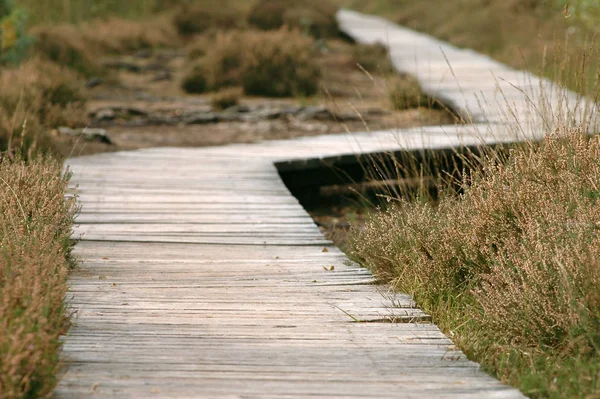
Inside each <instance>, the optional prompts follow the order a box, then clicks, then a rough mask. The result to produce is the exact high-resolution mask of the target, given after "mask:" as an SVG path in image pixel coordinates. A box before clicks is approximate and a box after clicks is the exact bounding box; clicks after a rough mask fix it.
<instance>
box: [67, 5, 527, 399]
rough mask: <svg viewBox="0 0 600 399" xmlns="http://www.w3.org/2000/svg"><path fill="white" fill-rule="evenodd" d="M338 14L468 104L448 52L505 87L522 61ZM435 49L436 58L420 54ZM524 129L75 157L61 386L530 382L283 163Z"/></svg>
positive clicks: (265, 388) (477, 391) (97, 393)
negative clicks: (305, 203)
mask: <svg viewBox="0 0 600 399" xmlns="http://www.w3.org/2000/svg"><path fill="white" fill-rule="evenodd" d="M339 18H340V21H341V24H342V27H343V29H344V30H345V31H346V32H347V33H348V34H350V35H351V36H353V37H355V38H357V39H358V40H359V41H363V42H369V41H383V40H381V39H382V37H384V36H385V37H386V38H387V41H384V42H387V43H389V45H390V47H391V50H392V55H393V58H394V62H395V64H396V67H398V69H400V70H402V71H403V72H409V73H413V74H415V76H417V77H418V79H419V80H420V81H421V83H422V84H423V83H425V84H424V87H425V89H426V90H429V91H435V90H437V92H436V93H438V94H440V98H443V99H444V100H451V101H453V102H455V106H457V107H458V109H459V110H461V111H464V112H467V111H468V109H467V105H468V104H466V103H465V102H464V101H463V102H461V101H460V100H459V98H458V96H456V97H455V91H454V90H455V87H452V85H451V83H449V82H448V81H447V80H446V77H447V76H448V69H447V68H446V67H447V63H446V61H445V59H446V57H447V58H452V60H453V68H454V74H455V75H456V76H458V77H461V78H463V79H464V81H465V85H464V87H463V92H464V91H466V90H473V91H479V92H480V91H482V90H483V91H486V90H488V91H489V92H494V91H495V90H496V88H497V87H496V86H495V85H494V84H491V83H490V79H489V76H488V75H489V74H488V70H489V69H492V70H493V71H495V73H496V72H498V73H497V74H498V75H500V72H501V74H503V76H504V77H511V78H519V76H520V74H519V73H518V72H516V71H513V70H509V69H508V68H506V67H504V66H501V65H499V64H497V63H496V62H495V61H492V60H490V59H489V58H487V57H483V56H481V55H478V54H476V53H473V52H470V51H466V50H458V49H454V48H449V47H447V45H446V44H444V43H441V42H438V41H436V40H434V39H431V38H429V37H427V36H425V35H421V34H418V33H416V32H412V31H409V30H406V29H403V28H400V27H398V26H396V25H394V24H391V23H389V22H387V21H384V20H381V19H378V18H373V17H368V16H363V15H360V14H356V13H352V12H348V11H343V12H341V13H340V15H339ZM440 46H442V48H443V49H444V53H445V57H444V56H440V53H439V49H440ZM422 57H424V58H423V59H427V62H428V66H429V67H428V68H424V67H423V65H422V64H421V65H416V66H415V64H414V61H415V59H421V58H422ZM444 65H445V66H446V67H445V66H444ZM494 68H495V69H494ZM498 68H500V69H498ZM509 94H510V96H511V98H513V97H512V96H513V94H514V101H518V99H517V97H518V96H517V95H516V94H515V93H514V92H511V93H509ZM482 115H484V116H485V118H480V119H479V121H481V122H487V121H490V120H491V121H494V120H496V119H497V117H498V113H495V111H494V112H492V111H491V110H490V109H484V110H483V114H482ZM530 133H531V132H528V133H527V134H530ZM538 133H539V132H537V133H535V134H538ZM531 134H532V136H535V134H534V133H531ZM516 139H518V137H515V136H513V135H512V130H511V129H510V128H506V127H505V126H504V125H500V124H495V123H489V124H488V123H480V124H475V125H457V126H437V127H424V128H418V129H406V130H399V131H383V132H364V133H352V134H339V135H329V136H322V137H309V138H299V139H295V140H289V141H285V140H277V141H271V142H259V143H255V144H237V145H230V146H224V147H211V148H200V149H189V148H188V149H184V148H154V149H145V150H139V151H133V152H121V153H113V154H101V155H94V156H85V157H80V158H73V159H71V160H69V161H68V167H69V169H70V171H71V172H72V173H73V180H72V183H73V187H72V190H71V192H72V194H73V195H78V197H79V200H80V203H81V206H82V210H81V213H80V215H79V216H78V219H77V224H78V225H77V227H76V228H75V230H74V232H73V236H74V238H79V239H80V241H79V242H78V244H77V246H76V247H75V255H76V256H77V257H78V259H79V260H80V261H81V266H80V267H79V268H78V269H77V270H76V271H74V272H73V273H72V276H71V279H70V290H69V294H68V297H67V298H66V299H67V303H68V304H69V307H70V309H71V310H72V311H73V312H74V315H75V319H74V324H73V327H72V328H71V330H70V332H69V333H68V335H66V336H65V337H63V342H64V346H63V352H62V359H63V360H64V361H65V362H66V363H67V364H68V368H67V369H66V372H65V374H64V375H63V376H62V378H61V381H60V384H59V385H58V387H57V388H56V390H55V396H56V397H58V398H82V397H99V398H103V397H109V398H110V397H114V398H304V397H310V398H388V397H389V398H392V397H395V398H397V397H402V398H428V397H435V398H521V397H522V395H521V394H520V393H519V392H518V391H517V390H515V389H512V388H510V387H507V386H505V385H503V384H501V383H500V382H499V381H497V380H495V379H494V378H492V377H490V376H489V375H487V374H485V373H484V372H482V371H481V370H480V369H479V366H478V365H477V364H476V363H473V362H470V361H469V360H467V359H466V358H465V356H464V354H462V353H461V352H460V351H459V350H457V349H456V348H455V347H454V346H453V345H452V342H451V341H450V340H449V339H448V338H447V337H446V336H444V334H442V332H441V331H440V330H439V329H438V328H437V327H436V326H435V325H433V324H431V323H430V320H429V316H428V315H426V314H425V313H423V311H422V310H420V309H419V308H418V307H416V306H415V304H414V302H413V301H412V299H411V298H410V297H409V296H407V295H404V294H396V293H391V292H389V291H388V289H387V288H386V287H384V286H379V285H376V284H374V283H375V281H374V279H373V277H372V275H371V274H370V273H369V272H368V271H367V270H365V269H362V268H360V267H359V266H358V265H356V264H354V263H353V262H351V261H350V260H349V259H348V258H347V257H346V256H345V255H344V254H343V253H342V252H340V251H339V250H338V249H337V248H335V247H333V246H331V244H330V242H329V241H327V240H325V239H324V237H323V236H322V234H321V233H320V231H319V229H318V228H317V227H316V226H315V224H314V222H313V221H312V219H311V218H310V217H309V215H308V214H307V213H306V212H305V210H304V209H303V208H302V207H301V206H300V204H299V203H298V201H297V200H296V199H295V198H294V197H293V196H292V195H291V194H290V193H289V191H288V190H287V188H286V187H285V186H284V184H283V183H282V181H281V179H280V178H279V175H278V172H277V168H276V167H275V163H278V162H284V161H298V160H301V161H302V162H300V163H298V164H299V165H302V164H304V165H310V164H311V163H318V162H322V161H323V160H325V159H329V158H335V157H342V156H345V157H348V156H352V155H357V154H364V153H378V152H384V151H402V150H414V149H443V148H455V147H460V146H463V145H477V144H481V143H483V142H487V143H496V142H503V141H514V140H516ZM295 165H296V164H295ZM295 167H297V166H295Z"/></svg>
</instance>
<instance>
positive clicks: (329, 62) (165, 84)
mask: <svg viewBox="0 0 600 399" xmlns="http://www.w3.org/2000/svg"><path fill="white" fill-rule="evenodd" d="M350 46H351V45H350V44H348V43H344V42H342V41H331V42H329V43H328V45H327V46H326V48H324V50H323V51H322V53H323V54H322V57H321V58H320V62H321V64H322V71H323V79H322V82H321V91H320V94H319V95H317V96H315V97H311V98H286V99H272V98H256V97H241V98H240V101H239V103H238V105H235V106H232V107H229V108H227V109H224V110H217V109H215V108H214V107H213V106H212V105H211V99H212V95H211V94H206V95H188V94H186V93H185V92H184V91H183V90H182V89H181V88H180V83H179V82H180V81H181V79H182V76H183V74H184V73H185V68H186V67H185V64H186V62H185V60H186V51H185V50H183V49H182V50H159V51H139V52H137V53H135V54H132V55H128V56H121V57H111V58H107V59H104V60H102V64H103V66H104V67H105V68H106V69H108V70H110V71H111V73H110V74H109V75H108V76H109V77H108V78H103V79H98V78H94V79H91V80H90V81H88V90H89V93H90V97H91V101H89V105H88V110H89V115H90V125H89V126H88V128H87V129H86V130H85V131H84V135H82V136H81V130H70V129H57V130H56V131H54V132H53V133H54V135H55V136H58V137H57V138H58V139H59V141H60V142H61V143H62V146H63V147H64V148H63V150H62V151H63V152H64V153H66V154H73V155H84V154H90V153H96V152H103V151H120V150H132V149H138V148H145V147H156V146H186V147H190V146H211V145H225V144H229V143H241V142H243V143H247V142H253V141H257V140H272V139H289V138H293V137H298V136H311V135H321V134H330V133H340V132H344V131H365V130H379V129H389V128H405V127H411V126H419V125H426V124H439V123H452V122H453V119H452V117H451V116H450V115H448V114H447V113H445V112H443V111H439V110H430V109H425V108H415V109H408V110H403V111H392V110H391V109H390V106H389V100H388V94H387V92H386V91H387V80H386V78H384V77H379V76H376V75H371V74H369V73H365V72H364V71H362V70H361V69H360V68H358V67H357V66H356V65H355V64H353V62H352V60H351V56H350V55H349V54H350V48H351V47H350ZM79 136H81V137H79Z"/></svg>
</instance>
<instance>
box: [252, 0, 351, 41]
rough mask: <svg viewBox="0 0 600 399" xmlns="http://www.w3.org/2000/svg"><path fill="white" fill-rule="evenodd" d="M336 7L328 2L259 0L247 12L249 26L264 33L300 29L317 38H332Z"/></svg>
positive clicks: (335, 32) (316, 0) (313, 0)
mask: <svg viewBox="0 0 600 399" xmlns="http://www.w3.org/2000/svg"><path fill="white" fill-rule="evenodd" d="M336 12H337V7H336V6H334V5H333V4H331V3H330V2H329V1H328V0H301V1H298V0H261V1H259V2H258V3H257V4H256V5H255V6H254V8H252V10H251V11H250V14H249V16H248V22H249V23H250V25H252V26H255V27H257V28H259V29H263V30H274V29H280V28H281V27H283V26H286V25H287V26H288V27H291V28H299V29H302V30H303V31H305V32H306V33H309V34H311V35H312V36H314V37H317V38H325V37H335V36H337V35H339V28H338V25H337V20H336V17H335V14H336Z"/></svg>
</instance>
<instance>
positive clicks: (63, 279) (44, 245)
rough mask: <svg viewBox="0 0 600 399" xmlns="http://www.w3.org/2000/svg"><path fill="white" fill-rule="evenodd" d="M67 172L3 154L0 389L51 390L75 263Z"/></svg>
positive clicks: (22, 394) (23, 394)
mask: <svg viewBox="0 0 600 399" xmlns="http://www.w3.org/2000/svg"><path fill="white" fill-rule="evenodd" d="M67 184H68V181H67V178H65V177H64V175H63V173H62V166H61V165H60V163H59V162H56V161H54V160H52V159H50V158H38V159H35V160H30V161H29V163H25V162H23V161H21V160H19V159H17V160H15V161H9V160H8V159H0V185H1V186H2V190H0V193H2V194H1V196H2V200H1V201H0V225H1V226H2V229H0V248H2V251H1V255H0V315H2V317H0V359H1V360H0V392H2V394H1V396H2V397H3V398H34V397H35V398H37V397H43V396H44V395H47V394H48V393H50V392H51V391H52V388H53V387H54V385H55V383H56V379H57V373H58V369H59V362H58V350H59V348H60V341H59V336H60V335H61V334H62V333H64V332H66V329H67V327H68V324H67V323H68V314H67V312H66V311H65V307H64V305H63V299H64V297H65V295H66V293H67V273H68V271H69V268H70V267H71V264H72V261H71V259H70V246H69V238H70V234H71V228H72V223H73V217H74V213H75V206H74V202H73V201H72V200H67V199H65V193H66V190H67Z"/></svg>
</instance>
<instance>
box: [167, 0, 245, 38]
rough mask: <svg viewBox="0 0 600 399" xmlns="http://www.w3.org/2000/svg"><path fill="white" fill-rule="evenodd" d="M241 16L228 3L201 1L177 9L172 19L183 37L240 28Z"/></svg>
mask: <svg viewBox="0 0 600 399" xmlns="http://www.w3.org/2000/svg"><path fill="white" fill-rule="evenodd" d="M242 22H243V16H242V14H241V13H240V12H239V10H238V9H236V8H235V7H231V6H228V3H227V2H225V3H222V2H219V3H216V2H214V1H201V2H196V3H193V4H184V5H182V6H180V7H179V9H178V11H177V13H176V14H175V16H174V18H173V23H174V24H175V26H176V27H177V31H178V32H179V34H181V35H183V36H187V35H194V34H199V33H204V32H206V31H209V30H218V29H222V30H227V29H235V28H240V27H241V25H242Z"/></svg>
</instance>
